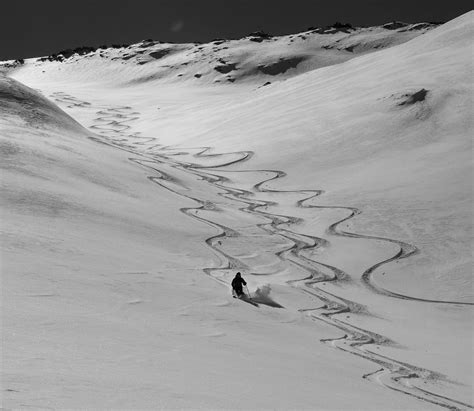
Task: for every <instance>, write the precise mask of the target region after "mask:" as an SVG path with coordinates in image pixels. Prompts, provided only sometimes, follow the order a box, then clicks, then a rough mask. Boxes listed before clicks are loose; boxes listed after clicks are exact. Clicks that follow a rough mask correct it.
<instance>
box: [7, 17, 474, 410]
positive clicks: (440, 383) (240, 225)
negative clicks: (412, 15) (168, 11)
mask: <svg viewBox="0 0 474 411" xmlns="http://www.w3.org/2000/svg"><path fill="white" fill-rule="evenodd" d="M472 16H473V14H472V13H468V14H466V15H464V16H461V17H459V18H458V19H455V20H453V21H451V22H449V23H447V24H444V25H443V26H440V27H438V28H434V29H431V27H430V30H424V31H423V32H425V31H426V33H425V34H423V35H421V36H417V35H418V34H419V33H418V32H416V35H415V34H413V33H415V32H414V31H411V30H404V29H403V28H399V29H398V30H395V31H394V30H391V31H389V30H388V29H387V28H370V29H358V30H356V32H350V33H343V32H342V33H341V32H336V33H333V34H321V33H309V32H308V33H306V34H302V35H299V36H293V37H291V36H285V37H282V38H276V39H272V40H262V42H251V41H250V40H249V39H242V40H235V41H231V42H223V43H222V44H217V45H216V44H215V42H214V44H209V45H202V46H194V45H176V46H172V47H171V46H169V45H157V44H151V45H148V46H146V48H145V47H143V45H141V46H140V45H134V46H131V47H130V48H129V49H130V50H129V51H127V52H128V53H129V54H128V55H125V54H124V53H125V52H124V51H123V50H118V51H117V50H108V51H103V52H102V53H103V54H104V55H106V54H107V53H109V54H110V55H108V56H107V55H106V56H105V57H99V56H97V55H90V56H85V57H72V58H71V59H68V60H66V61H64V62H56V61H54V62H40V61H37V60H36V59H34V60H31V61H28V62H27V64H26V65H24V66H22V67H19V68H16V69H15V70H14V71H12V72H11V73H10V76H11V77H13V78H15V79H17V80H19V81H21V82H22V83H25V84H27V85H29V86H31V87H34V88H36V89H38V90H41V91H42V93H43V94H44V95H45V96H48V97H49V98H50V99H51V100H53V101H54V102H55V103H57V104H58V105H59V106H60V107H62V108H63V109H64V110H65V111H67V112H68V113H69V114H70V115H72V117H73V118H74V119H75V120H77V121H79V123H81V124H82V125H83V126H86V127H88V128H89V129H90V130H92V131H93V132H95V133H96V134H92V133H91V131H86V129H84V128H82V126H79V124H78V123H76V122H75V121H74V120H72V118H71V117H69V116H68V115H66V114H65V113H64V112H63V111H61V110H60V109H58V108H57V107H56V106H55V105H53V104H52V103H51V102H50V101H48V100H46V99H45V98H44V97H42V96H41V95H39V94H38V93H37V92H35V91H33V90H31V89H28V88H27V87H24V86H22V85H21V84H19V83H18V82H16V81H14V80H12V79H10V78H2V79H1V87H2V89H1V94H0V95H1V96H2V99H1V103H0V104H1V105H0V109H1V110H2V116H1V122H2V133H1V135H2V167H3V168H4V170H2V184H3V185H4V188H3V191H2V192H3V193H4V195H2V203H3V204H2V234H3V236H4V239H3V240H2V246H3V251H2V290H3V295H2V319H3V327H2V329H3V337H2V338H3V341H4V343H3V367H2V368H3V370H4V371H3V392H4V394H5V399H4V406H6V407H23V406H34V407H54V408H65V407H68V408H71V407H133V408H137V407H138V408H140V407H142V408H143V407H153V408H160V407H161V408H173V407H178V408H183V407H189V408H246V409H255V408H272V409H273V408H277V407H279V408H283V409H287V408H293V409H294V408H297V409H298V408H299V409H303V408H306V409H308V408H310V409H341V408H344V409H417V408H419V409H432V408H433V407H435V406H441V407H445V408H450V409H468V408H471V407H472V403H473V400H472V361H470V359H472V336H473V333H472V304H473V295H472V270H471V264H472V256H471V249H472V243H471V241H472V225H471V223H470V222H471V221H472V210H471V208H472V180H471V176H472V154H471V150H472V141H471V134H472V119H471V117H472V116H471V113H472V57H471V44H472ZM301 36H303V37H305V38H304V39H303V38H301ZM324 36H326V37H324ZM327 36H333V37H330V38H329V40H328V37H327ZM414 37H416V38H414ZM289 40H293V43H291V45H292V46H291V47H290V45H289V44H288V47H285V46H284V42H289ZM408 40H410V41H408ZM323 41H326V42H327V43H324V44H323ZM295 43H297V45H296V44H295ZM328 43H329V44H328ZM402 43H403V44H402ZM315 44H317V45H318V46H317V47H316V48H317V50H316V51H314V47H315ZM341 44H342V45H341ZM377 44H384V45H392V46H393V47H390V48H387V49H385V50H382V51H378V52H373V51H374V49H377V48H376V47H375V46H374V45H377ZM293 45H294V47H293ZM323 45H325V46H330V47H329V48H327V49H326V48H323V47H322V46H323ZM352 46H354V48H352V51H349V50H347V47H352ZM140 47H142V48H145V49H146V53H149V52H150V51H151V52H153V53H159V52H160V50H163V49H170V48H172V49H173V51H172V52H171V51H170V52H167V53H166V54H165V55H163V56H162V57H159V58H157V57H158V56H160V54H155V57H154V58H155V60H157V61H156V62H155V61H151V60H146V61H150V62H145V60H141V59H142V58H144V57H143V55H144V54H145V52H144V53H142V54H141V55H140V56H137V55H136V54H135V53H137V49H138V48H140ZM150 47H151V48H153V50H151V49H150ZM193 47H197V48H199V47H200V49H199V51H198V52H196V53H194V54H196V55H197V57H191V56H190V55H189V53H190V52H191V50H192V48H193ZM216 47H217V48H220V47H222V48H220V49H219V50H216ZM224 47H228V49H225V48H224ZM262 47H264V49H262ZM379 48H380V47H379ZM222 49H223V51H222ZM263 50H265V51H263ZM369 51H371V52H370V53H369ZM326 52H327V53H329V54H324V53H326ZM97 53H100V52H97ZM97 53H95V54H97ZM222 53H225V56H224V54H222ZM358 54H361V55H360V56H358V57H355V56H356V55H358ZM303 55H304V56H305V59H304V60H301V61H300V62H299V63H298V64H297V66H296V67H293V68H289V69H288V70H284V71H283V69H284V68H285V67H287V65H286V64H289V65H290V66H291V64H293V63H294V62H295V60H294V59H295V58H299V57H300V56H303ZM130 56H131V57H130ZM128 57H130V58H128ZM277 58H278V59H283V61H285V62H286V63H285V64H283V65H280V66H278V67H279V68H275V70H277V69H278V70H279V69H281V70H282V72H281V73H279V74H276V75H271V74H269V71H268V70H267V72H265V69H264V70H262V69H258V67H268V66H270V65H271V64H274V63H275V60H276V59H277ZM114 59H115V60H114ZM124 59H126V60H124ZM163 59H168V60H163ZM173 59H174V60H173ZM186 59H188V60H186ZM218 59H224V61H225V63H222V62H219V61H218ZM214 60H215V62H214V63H212V62H213V61H214ZM104 61H105V63H104ZM158 61H159V62H160V63H158ZM278 61H279V60H276V62H278ZM140 62H145V64H139V63H140ZM163 62H165V63H167V64H166V65H169V67H164V65H165V64H164V63H163ZM186 62H187V64H182V63H186ZM236 62H238V64H237V67H239V69H236V70H231V71H230V72H229V73H232V75H231V76H232V77H231V79H232V80H233V81H228V78H229V76H228V73H220V72H218V71H216V70H214V69H213V68H212V67H213V66H212V64H221V65H222V66H225V65H229V64H234V63H236ZM288 62H289V63H288ZM292 62H293V63H292ZM168 63H169V64H168ZM178 63H179V64H181V65H182V66H183V67H178V66H177V64H178ZM210 63H212V64H210ZM336 63H341V64H336ZM165 69H166V70H165ZM278 70H277V71H278ZM234 71H235V72H234ZM179 74H183V76H181V77H183V78H180V77H178V76H179ZM195 74H201V75H202V76H201V77H199V78H197V77H194V76H195ZM268 79H270V80H271V81H272V84H271V85H267V86H266V87H264V88H260V87H259V86H260V85H262V84H263V83H264V82H265V81H267V80H268ZM217 80H219V82H218V83H217V84H216V82H217ZM275 80H276V82H275ZM224 81H225V84H223V82H224ZM219 83H220V84H219ZM100 143H102V144H100ZM206 147H211V148H210V149H207V148H206ZM31 261H34V266H33V267H32V264H31ZM203 270H204V272H203ZM236 270H240V271H242V272H243V274H244V277H245V278H246V279H247V280H248V282H249V288H250V289H251V290H252V291H253V296H254V298H255V299H256V300H258V301H260V302H262V303H263V305H261V306H260V308H258V309H256V308H254V307H252V306H250V305H247V304H244V303H242V302H239V301H235V300H232V298H231V297H230V296H228V295H227V291H226V289H225V288H224V287H222V286H223V285H224V286H227V284H228V283H229V282H230V280H231V278H232V276H233V275H234V274H235V272H236ZM206 274H207V275H206ZM266 284H270V286H271V292H270V291H269V290H270V288H269V287H266ZM258 287H259V288H258ZM255 290H257V291H255ZM273 302H276V303H278V304H281V305H283V306H284V307H285V308H284V309H275V308H273V307H271V306H267V305H266V304H265V303H268V304H270V305H272V303H273ZM320 341H322V342H324V344H321V342H320ZM295 347H297V348H295ZM334 348H337V349H334ZM341 350H342V351H344V352H341ZM350 354H353V355H350ZM362 376H364V378H361V377H362ZM86 393H87V394H86ZM403 393H405V394H407V395H403Z"/></svg>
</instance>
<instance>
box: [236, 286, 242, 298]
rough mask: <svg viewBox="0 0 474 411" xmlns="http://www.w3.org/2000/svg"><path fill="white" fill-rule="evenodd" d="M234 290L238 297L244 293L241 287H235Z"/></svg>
mask: <svg viewBox="0 0 474 411" xmlns="http://www.w3.org/2000/svg"><path fill="white" fill-rule="evenodd" d="M234 291H235V293H236V294H237V297H240V296H241V295H243V293H244V292H243V290H242V287H235V288H234Z"/></svg>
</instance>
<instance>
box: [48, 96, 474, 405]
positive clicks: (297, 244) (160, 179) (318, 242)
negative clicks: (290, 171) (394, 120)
mask: <svg viewBox="0 0 474 411" xmlns="http://www.w3.org/2000/svg"><path fill="white" fill-rule="evenodd" d="M51 97H52V98H53V99H55V100H56V101H57V102H58V103H60V104H61V105H63V106H66V107H68V108H71V109H74V108H88V109H92V110H96V108H94V107H92V105H91V104H90V103H88V102H85V101H81V100H78V99H76V98H75V97H73V96H71V95H69V94H66V93H63V92H56V93H53V94H52V95H51ZM96 115H97V118H96V119H95V123H96V124H94V125H92V126H91V127H90V129H92V130H94V131H95V132H96V133H97V136H91V137H90V138H91V139H93V140H94V141H96V142H99V143H102V144H106V145H109V146H112V147H115V148H118V149H121V150H124V151H126V152H129V153H131V154H133V155H135V156H138V157H130V158H129V160H130V161H132V162H134V163H136V164H138V165H140V166H142V167H145V168H146V169H148V170H152V171H153V172H154V173H155V174H154V175H152V176H148V179H149V180H150V181H152V182H153V183H155V184H157V185H159V186H161V187H163V188H165V189H167V190H169V191H171V192H173V193H175V194H177V195H179V196H182V197H185V198H188V199H190V200H193V201H195V202H196V203H198V206H197V207H184V208H181V209H180V211H181V212H183V213H184V214H186V215H188V216H190V217H192V218H194V219H196V220H198V221H200V222H202V223H204V224H207V225H209V226H211V227H212V228H214V229H215V230H216V231H217V234H215V235H213V236H211V237H209V238H207V239H206V240H205V242H206V244H207V245H208V246H209V248H210V249H211V250H212V252H213V253H214V255H216V257H217V258H218V259H219V266H218V267H206V268H204V269H203V271H204V272H205V273H206V274H207V275H208V276H210V277H211V278H212V279H214V280H216V281H218V282H219V283H222V284H223V285H225V286H226V287H228V284H227V281H226V280H225V279H223V278H222V277H223V275H222V273H225V272H228V271H229V270H250V267H248V266H247V265H246V264H244V263H243V262H242V261H240V260H239V259H238V258H236V257H233V256H232V255H230V254H229V253H226V252H224V251H223V250H221V249H220V248H219V247H218V244H221V241H222V240H225V239H226V238H232V237H237V236H239V235H240V233H239V232H237V231H235V230H233V229H232V228H230V227H226V226H225V225H222V224H220V223H218V222H216V221H212V220H210V219H208V218H204V217H202V216H200V215H199V212H200V211H201V210H207V211H216V205H215V204H214V203H212V202H209V201H207V200H205V199H200V198H197V197H194V196H192V195H190V194H184V193H182V192H179V191H177V190H175V189H173V188H172V187H170V186H169V184H168V183H173V184H176V185H178V186H179V185H180V182H179V180H178V179H176V178H174V177H173V176H172V175H170V174H169V173H166V172H163V171H162V170H160V164H166V165H167V166H169V167H172V168H174V169H177V170H180V171H183V172H186V173H190V174H193V175H195V176H198V177H199V178H200V179H202V180H203V181H204V182H207V183H209V184H211V185H213V186H215V187H217V188H219V189H220V190H222V191H221V192H219V193H218V195H220V196H222V197H225V198H227V199H230V200H233V201H236V202H239V203H242V204H243V206H242V207H240V208H239V210H241V211H242V212H246V213H250V214H253V215H257V216H259V217H264V218H265V219H266V220H268V222H265V223H261V224H256V225H257V226H258V227H259V228H260V229H261V230H262V231H264V232H266V233H268V234H269V235H272V236H280V237H282V238H284V239H286V240H289V242H290V243H291V246H289V247H288V248H286V249H284V250H282V251H277V252H274V254H275V256H276V257H278V259H279V260H281V261H285V262H288V263H290V264H292V265H294V266H296V267H299V268H300V269H302V270H304V271H305V272H307V273H308V275H307V276H305V277H303V278H299V279H294V280H289V281H287V283H288V285H290V286H292V287H293V288H295V289H297V290H299V291H300V292H303V293H305V294H307V295H310V296H311V297H312V298H314V299H315V300H316V301H322V302H323V306H319V307H315V308H305V309H300V312H304V313H307V314H309V315H310V318H311V319H313V320H315V321H323V322H325V323H326V324H329V325H332V326H334V327H336V328H337V329H339V330H340V331H342V332H343V333H344V335H343V336H342V337H338V338H331V339H323V340H321V342H322V343H325V344H329V345H331V346H333V347H335V348H337V349H339V350H342V351H344V352H347V353H350V354H353V355H356V356H358V357H361V358H364V359H366V360H369V361H371V362H373V363H375V364H377V365H378V366H379V367H380V368H379V369H378V370H377V371H374V372H372V373H369V374H366V375H363V376H362V378H364V379H367V380H370V381H372V382H374V383H377V384H379V385H381V386H382V387H385V388H387V389H391V390H394V391H397V392H400V393H403V394H406V395H410V396H411V397H413V398H416V399H419V400H421V401H424V402H427V403H430V404H433V405H438V406H440V407H443V408H447V409H450V410H463V409H473V408H474V407H473V406H472V405H470V404H466V403H463V402H460V401H458V400H456V399H453V398H448V397H445V396H442V395H439V394H436V393H434V392H430V391H428V390H424V389H422V388H419V387H418V386H416V385H414V382H415V381H417V382H418V383H419V384H420V383H424V382H428V381H433V380H437V381H444V382H448V380H447V378H446V377H445V376H443V375H440V374H438V373H436V372H433V371H430V370H427V369H422V368H419V367H416V366H414V365H411V364H407V363H403V362H400V361H398V360H395V359H392V358H389V357H386V356H383V355H381V354H376V353H374V352H373V351H372V350H371V349H370V348H371V347H372V348H375V347H378V346H384V345H385V346H386V345H393V344H394V342H392V341H390V340H389V339H388V338H386V337H384V336H382V335H379V334H377V333H374V332H371V331H370V330H365V329H362V328H359V327H356V326H355V325H352V324H350V323H349V322H347V321H343V320H340V319H339V318H337V317H336V316H337V315H338V314H343V313H354V314H356V313H366V309H365V307H364V306H363V305H361V304H359V303H356V302H353V301H349V300H347V299H344V298H341V297H339V296H337V295H335V294H332V293H329V292H328V291H325V290H323V289H321V288H319V287H318V286H317V284H318V283H320V282H329V281H332V282H344V281H351V280H350V278H349V277H348V275H347V274H346V273H345V272H343V271H342V270H340V269H338V268H337V267H334V266H331V265H328V264H324V263H322V262H318V261H315V260H312V259H310V258H308V257H306V256H304V255H301V252H302V251H304V250H314V249H317V248H318V247H321V246H324V245H327V244H328V240H325V239H323V238H319V237H314V236H310V235H306V234H300V233H296V232H293V231H291V230H289V229H288V228H282V227H280V225H282V224H285V225H292V224H296V223H298V222H299V221H301V219H299V218H297V217H292V216H288V215H279V214H272V213H268V212H266V211H263V210H260V208H262V207H268V206H271V205H276V204H277V203H275V202H272V201H267V200H256V199H251V197H252V196H253V193H252V192H250V191H248V190H244V189H239V188H231V187H228V186H226V185H225V183H226V182H229V181H230V180H229V179H228V178H226V177H223V176H221V175H218V174H215V173H214V174H213V172H212V170H213V169H218V171H219V173H221V174H222V173H224V172H226V170H222V168H224V167H226V166H230V165H232V164H237V163H242V162H245V161H247V160H250V159H251V158H252V155H253V152H251V151H238V152H233V153H221V154H215V153H209V151H211V150H212V148H211V147H192V148H182V147H180V148H176V147H172V146H163V145H161V144H156V140H157V139H156V138H153V137H144V136H141V135H140V133H139V132H135V133H132V132H131V126H130V125H129V124H125V123H129V122H131V121H134V120H138V119H139V115H140V114H139V113H138V112H134V111H132V108H131V107H130V106H114V107H112V106H110V107H109V106H104V107H102V108H101V109H100V110H99V111H96ZM99 136H100V137H99ZM131 139H135V140H136V141H134V142H133V143H131V141H130V140H131ZM149 143H155V144H152V145H149ZM147 145H148V146H147ZM142 147H143V148H144V149H145V150H144V152H143V151H139V150H140V148H142ZM183 155H192V156H193V157H194V158H196V159H199V160H204V161H209V160H217V161H216V163H215V164H208V165H205V164H204V165H203V164H199V163H189V162H184V161H179V160H176V159H175V158H176V157H178V158H179V156H183ZM223 157H224V158H226V157H230V158H227V160H226V161H223V162H219V159H221V158H223ZM231 172H232V173H265V174H271V175H272V176H271V177H269V178H265V179H263V180H261V181H260V182H258V183H257V184H255V185H254V186H253V189H254V190H255V191H257V192H262V193H264V192H267V193H275V194H284V193H288V194H290V193H291V194H301V195H302V196H303V198H302V199H300V200H298V201H297V202H296V207H301V208H310V209H315V210H317V209H320V210H323V209H338V210H347V211H348V215H347V216H346V217H344V218H342V219H340V220H338V221H336V222H334V223H333V224H331V225H330V226H329V227H328V228H327V230H326V232H327V233H328V234H330V235H333V236H340V237H347V238H354V239H366V240H378V241H385V242H387V243H391V244H395V245H397V246H398V248H399V251H398V252H397V253H396V254H395V255H393V256H392V257H390V258H387V259H385V260H383V261H379V262H377V263H376V264H373V265H372V266H371V267H369V268H368V269H367V270H366V271H365V272H364V273H363V274H362V277H361V281H362V283H363V284H364V285H365V286H366V287H367V288H368V289H369V290H371V291H372V292H374V293H377V294H380V295H384V296H387V297H391V298H399V299H404V300H412V301H418V302H425V303H436V304H455V305H474V304H473V303H467V302H455V301H439V300H429V299H421V298H416V297H410V296H407V295H403V294H398V293H394V292H391V291H389V290H386V289H384V288H382V287H379V286H377V285H375V284H374V282H373V276H374V274H375V271H376V270H377V269H378V268H379V267H380V266H382V265H384V264H387V263H390V262H393V261H397V260H401V259H405V258H408V257H410V256H412V255H414V254H416V253H417V252H418V249H417V247H416V246H414V245H411V244H408V243H405V242H402V241H399V240H395V239H391V238H385V237H378V236H371V235H364V234H359V233H352V232H347V231H344V230H342V229H341V228H339V226H340V225H341V224H342V223H344V222H347V221H348V220H350V219H352V218H354V217H355V216H357V215H358V214H360V213H361V210H359V209H357V208H354V207H347V206H322V205H312V204H308V203H309V202H310V200H312V199H314V198H316V197H318V196H320V195H322V194H323V193H324V191H323V190H293V191H291V190H288V191H280V190H273V189H269V188H265V185H266V184H267V183H269V182H270V181H276V180H278V179H281V178H283V177H285V175H286V174H285V173H284V172H283V171H279V170H240V171H231ZM220 274H221V275H220ZM260 275H262V274H260ZM276 306H279V305H278V304H277V305H276ZM280 307H281V306H280Z"/></svg>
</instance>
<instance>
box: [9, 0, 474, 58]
mask: <svg viewBox="0 0 474 411" xmlns="http://www.w3.org/2000/svg"><path fill="white" fill-rule="evenodd" d="M471 4H472V3H471V2H470V1H467V0H466V1H464V0H450V1H435V0H379V1H368V0H367V1H358V0H344V1H337V0H324V1H322V0H321V1H320V0H233V1H232V0H230V1H229V0H113V1H111V0H13V1H4V2H2V6H1V8H0V12H1V22H0V60H4V59H11V58H22V57H35V56H42V55H47V54H50V53H53V52H57V51H59V50H63V49H66V48H74V47H78V46H88V45H91V46H93V45H95V46H97V45H101V44H112V43H114V44H117V43H118V44H122V43H127V44H130V43H134V42H138V41H140V40H143V39H148V38H152V39H154V40H160V41H170V42H176V43H179V42H193V41H209V40H212V39H215V38H223V37H225V38H239V37H243V36H245V35H246V34H248V33H250V32H252V31H255V30H259V29H261V30H264V31H266V32H269V33H271V34H288V33H294V32H298V31H302V30H304V29H306V28H308V27H310V26H317V27H324V26H327V25H330V24H332V23H334V22H336V21H341V22H343V23H344V22H349V23H351V24H353V25H355V26H370V25H379V24H383V23H386V22H388V21H393V20H401V21H405V22H420V21H448V20H451V19H453V18H455V17H457V16H459V15H461V14H464V13H465V12H467V11H469V10H470V9H472V6H471Z"/></svg>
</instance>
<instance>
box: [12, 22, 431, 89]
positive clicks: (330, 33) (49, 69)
mask: <svg viewBox="0 0 474 411" xmlns="http://www.w3.org/2000/svg"><path fill="white" fill-rule="evenodd" d="M434 27H436V24H430V23H418V24H406V23H400V22H394V23H388V24H386V25H383V26H376V27H368V28H353V27H352V26H350V25H341V24H336V25H335V26H333V27H327V28H325V29H318V28H313V29H310V30H308V31H305V32H302V33H298V34H293V35H286V36H271V35H269V34H266V33H262V32H256V33H253V34H251V35H249V36H247V37H244V38H242V39H238V40H225V39H218V40H215V41H212V42H210V43H206V44H197V43H192V44H170V43H161V42H159V41H152V40H145V41H143V42H141V43H137V44H132V45H130V46H120V45H116V46H114V47H106V46H102V47H100V48H94V47H79V48H76V49H73V50H64V51H62V52H58V53H56V54H54V55H51V56H47V57H42V58H37V59H28V60H27V62H26V64H27V65H34V67H35V68H36V69H37V70H42V71H43V72H44V74H45V76H53V77H52V78H56V77H57V75H58V73H57V71H58V70H61V71H67V72H71V73H75V74H76V75H77V76H78V77H81V78H82V79H83V80H84V81H94V80H97V76H100V77H101V81H104V76H106V78H107V81H108V82H112V83H116V84H117V83H130V84H136V83H140V82H149V81H158V80H165V81H167V82H169V81H174V80H175V81H185V80H186V81H192V82H198V84H199V83H200V84H202V83H233V82H236V81H237V82H240V81H247V82H248V81H251V82H258V83H260V84H264V83H265V82H268V81H274V80H282V79H286V78H289V77H292V76H295V75H297V74H300V73H304V72H307V71H310V70H314V69H316V68H320V67H326V66H330V65H333V64H338V63H341V62H344V61H347V60H350V59H352V58H354V57H355V56H358V55H361V54H367V53H371V52H374V51H377V50H382V49H385V48H388V47H392V46H395V45H397V44H401V43H404V42H406V41H409V40H411V39H413V38H415V37H417V36H419V35H422V34H424V33H426V32H427V31H429V30H431V29H433V28H434ZM5 64H6V65H10V66H15V63H13V62H8V63H5ZM20 66H21V64H20Z"/></svg>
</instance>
